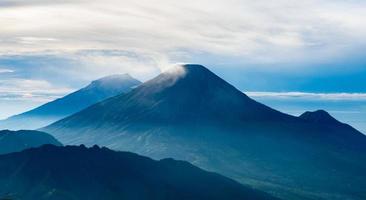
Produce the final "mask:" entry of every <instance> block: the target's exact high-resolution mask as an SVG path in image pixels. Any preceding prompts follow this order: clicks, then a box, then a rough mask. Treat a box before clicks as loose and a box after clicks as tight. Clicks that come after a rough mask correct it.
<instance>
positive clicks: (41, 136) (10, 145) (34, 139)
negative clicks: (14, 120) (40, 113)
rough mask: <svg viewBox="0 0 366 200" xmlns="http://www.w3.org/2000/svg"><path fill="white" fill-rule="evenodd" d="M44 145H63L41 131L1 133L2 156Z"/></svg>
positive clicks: (0, 150) (0, 149) (0, 148)
mask: <svg viewBox="0 0 366 200" xmlns="http://www.w3.org/2000/svg"><path fill="white" fill-rule="evenodd" d="M44 144H53V145H58V146H61V145H62V144H61V143H60V142H59V141H57V140H56V139H55V138H54V137H52V136H51V135H49V134H47V133H43V132H39V131H28V130H21V131H9V130H3V131H0V154H6V153H12V152H18V151H22V150H24V149H28V148H32V147H39V146H42V145H44Z"/></svg>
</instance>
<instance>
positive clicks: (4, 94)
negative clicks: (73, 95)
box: [0, 79, 71, 103]
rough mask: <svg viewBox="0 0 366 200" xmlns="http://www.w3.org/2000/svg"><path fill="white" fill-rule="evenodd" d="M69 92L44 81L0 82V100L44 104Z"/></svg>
mask: <svg viewBox="0 0 366 200" xmlns="http://www.w3.org/2000/svg"><path fill="white" fill-rule="evenodd" d="M69 92H71V89H70V88H64V87H56V86H53V85H52V84H50V83H49V82H47V81H44V80H28V79H7V80H0V100H1V101H4V100H11V101H14V100H23V101H33V102H40V103H45V102H48V101H50V100H54V99H55V98H58V97H61V96H63V95H65V94H67V93H69Z"/></svg>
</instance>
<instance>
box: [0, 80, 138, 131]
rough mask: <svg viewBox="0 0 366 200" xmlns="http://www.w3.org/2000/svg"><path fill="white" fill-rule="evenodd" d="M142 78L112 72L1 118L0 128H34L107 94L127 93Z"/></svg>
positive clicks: (85, 105) (78, 109)
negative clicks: (20, 112)
mask: <svg viewBox="0 0 366 200" xmlns="http://www.w3.org/2000/svg"><path fill="white" fill-rule="evenodd" d="M140 83H141V82H140V81H138V80H136V79H134V78H132V77H131V76H129V75H128V74H121V75H111V76H107V77H104V78H101V79H98V80H95V81H93V82H92V83H91V84H89V85H88V86H86V87H85V88H82V89H80V90H78V91H76V92H73V93H71V94H69V95H66V96H65V97H62V98H60V99H56V100H54V101H52V102H49V103H46V104H44V105H42V106H40V107H37V108H35V109H33V110H30V111H28V112H25V113H22V114H19V115H16V116H12V117H10V118H8V119H6V120H2V121H0V129H13V130H18V129H37V128H40V127H43V126H45V125H48V124H50V123H52V122H55V121H57V120H59V119H62V118H64V117H66V116H69V115H71V114H74V113H76V112H78V111H80V110H82V109H84V108H86V107H88V106H90V105H92V104H95V103H97V102H99V101H102V100H105V99H107V98H109V97H112V96H115V95H118V94H121V93H126V92H128V91H130V90H131V89H132V88H133V87H136V86H137V85H139V84H140Z"/></svg>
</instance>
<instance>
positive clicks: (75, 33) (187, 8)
mask: <svg viewBox="0 0 366 200" xmlns="http://www.w3.org/2000/svg"><path fill="white" fill-rule="evenodd" d="M2 4H3V6H2V8H0V9H1V12H0V25H1V27H3V29H2V31H1V33H0V40H1V42H2V51H1V53H3V54H9V53H20V52H40V51H49V50H54V51H64V52H65V51H66V52H70V51H79V50H86V49H94V50H120V51H130V52H135V53H139V54H140V53H144V54H148V55H156V54H159V56H166V57H167V58H168V59H173V58H177V55H182V54H184V55H187V54H188V55H190V54H196V53H199V52H205V53H209V54H214V55H220V56H231V57H234V58H235V59H244V60H254V61H255V62H278V61H293V60H309V58H311V60H322V59H329V58H331V57H334V56H342V55H344V54H346V53H347V54H348V53H349V51H353V50H354V49H355V48H360V46H361V47H364V45H365V41H366V37H365V35H366V34H365V33H366V28H365V27H366V26H365V22H366V14H365V12H364V10H365V8H366V3H365V2H362V1H341V0H337V1H331V0H309V1H302V2H299V1H297V0H296V1H295V0H291V1H288V0H277V1H273V2H269V1H265V0H259V1H250V0H241V1H238V0H228V1H220V0H194V1H193V0H187V1H171V0H156V1H150V0H140V1H133V0H122V1H120V0H103V1H102V0H96V1H92V2H90V1H83V0H76V1H50V0H36V1H26V0H23V1H21V0H16V1H4V2H3V3H2ZM6 5H8V6H6ZM4 27H5V28H4ZM172 54H174V55H172ZM184 58H185V57H184ZM184 58H182V57H179V56H178V58H177V60H178V62H185V61H186V60H181V59H184ZM174 61H176V60H175V59H173V62H174Z"/></svg>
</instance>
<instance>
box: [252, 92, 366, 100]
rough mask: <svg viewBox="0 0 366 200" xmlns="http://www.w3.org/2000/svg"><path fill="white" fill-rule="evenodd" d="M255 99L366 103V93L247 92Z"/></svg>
mask: <svg viewBox="0 0 366 200" xmlns="http://www.w3.org/2000/svg"><path fill="white" fill-rule="evenodd" d="M245 94H247V95H248V96H250V97H253V98H286V99H289V98H290V99H291V98H296V99H311V100H356V101H365V100H366V93H307V92H245Z"/></svg>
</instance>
